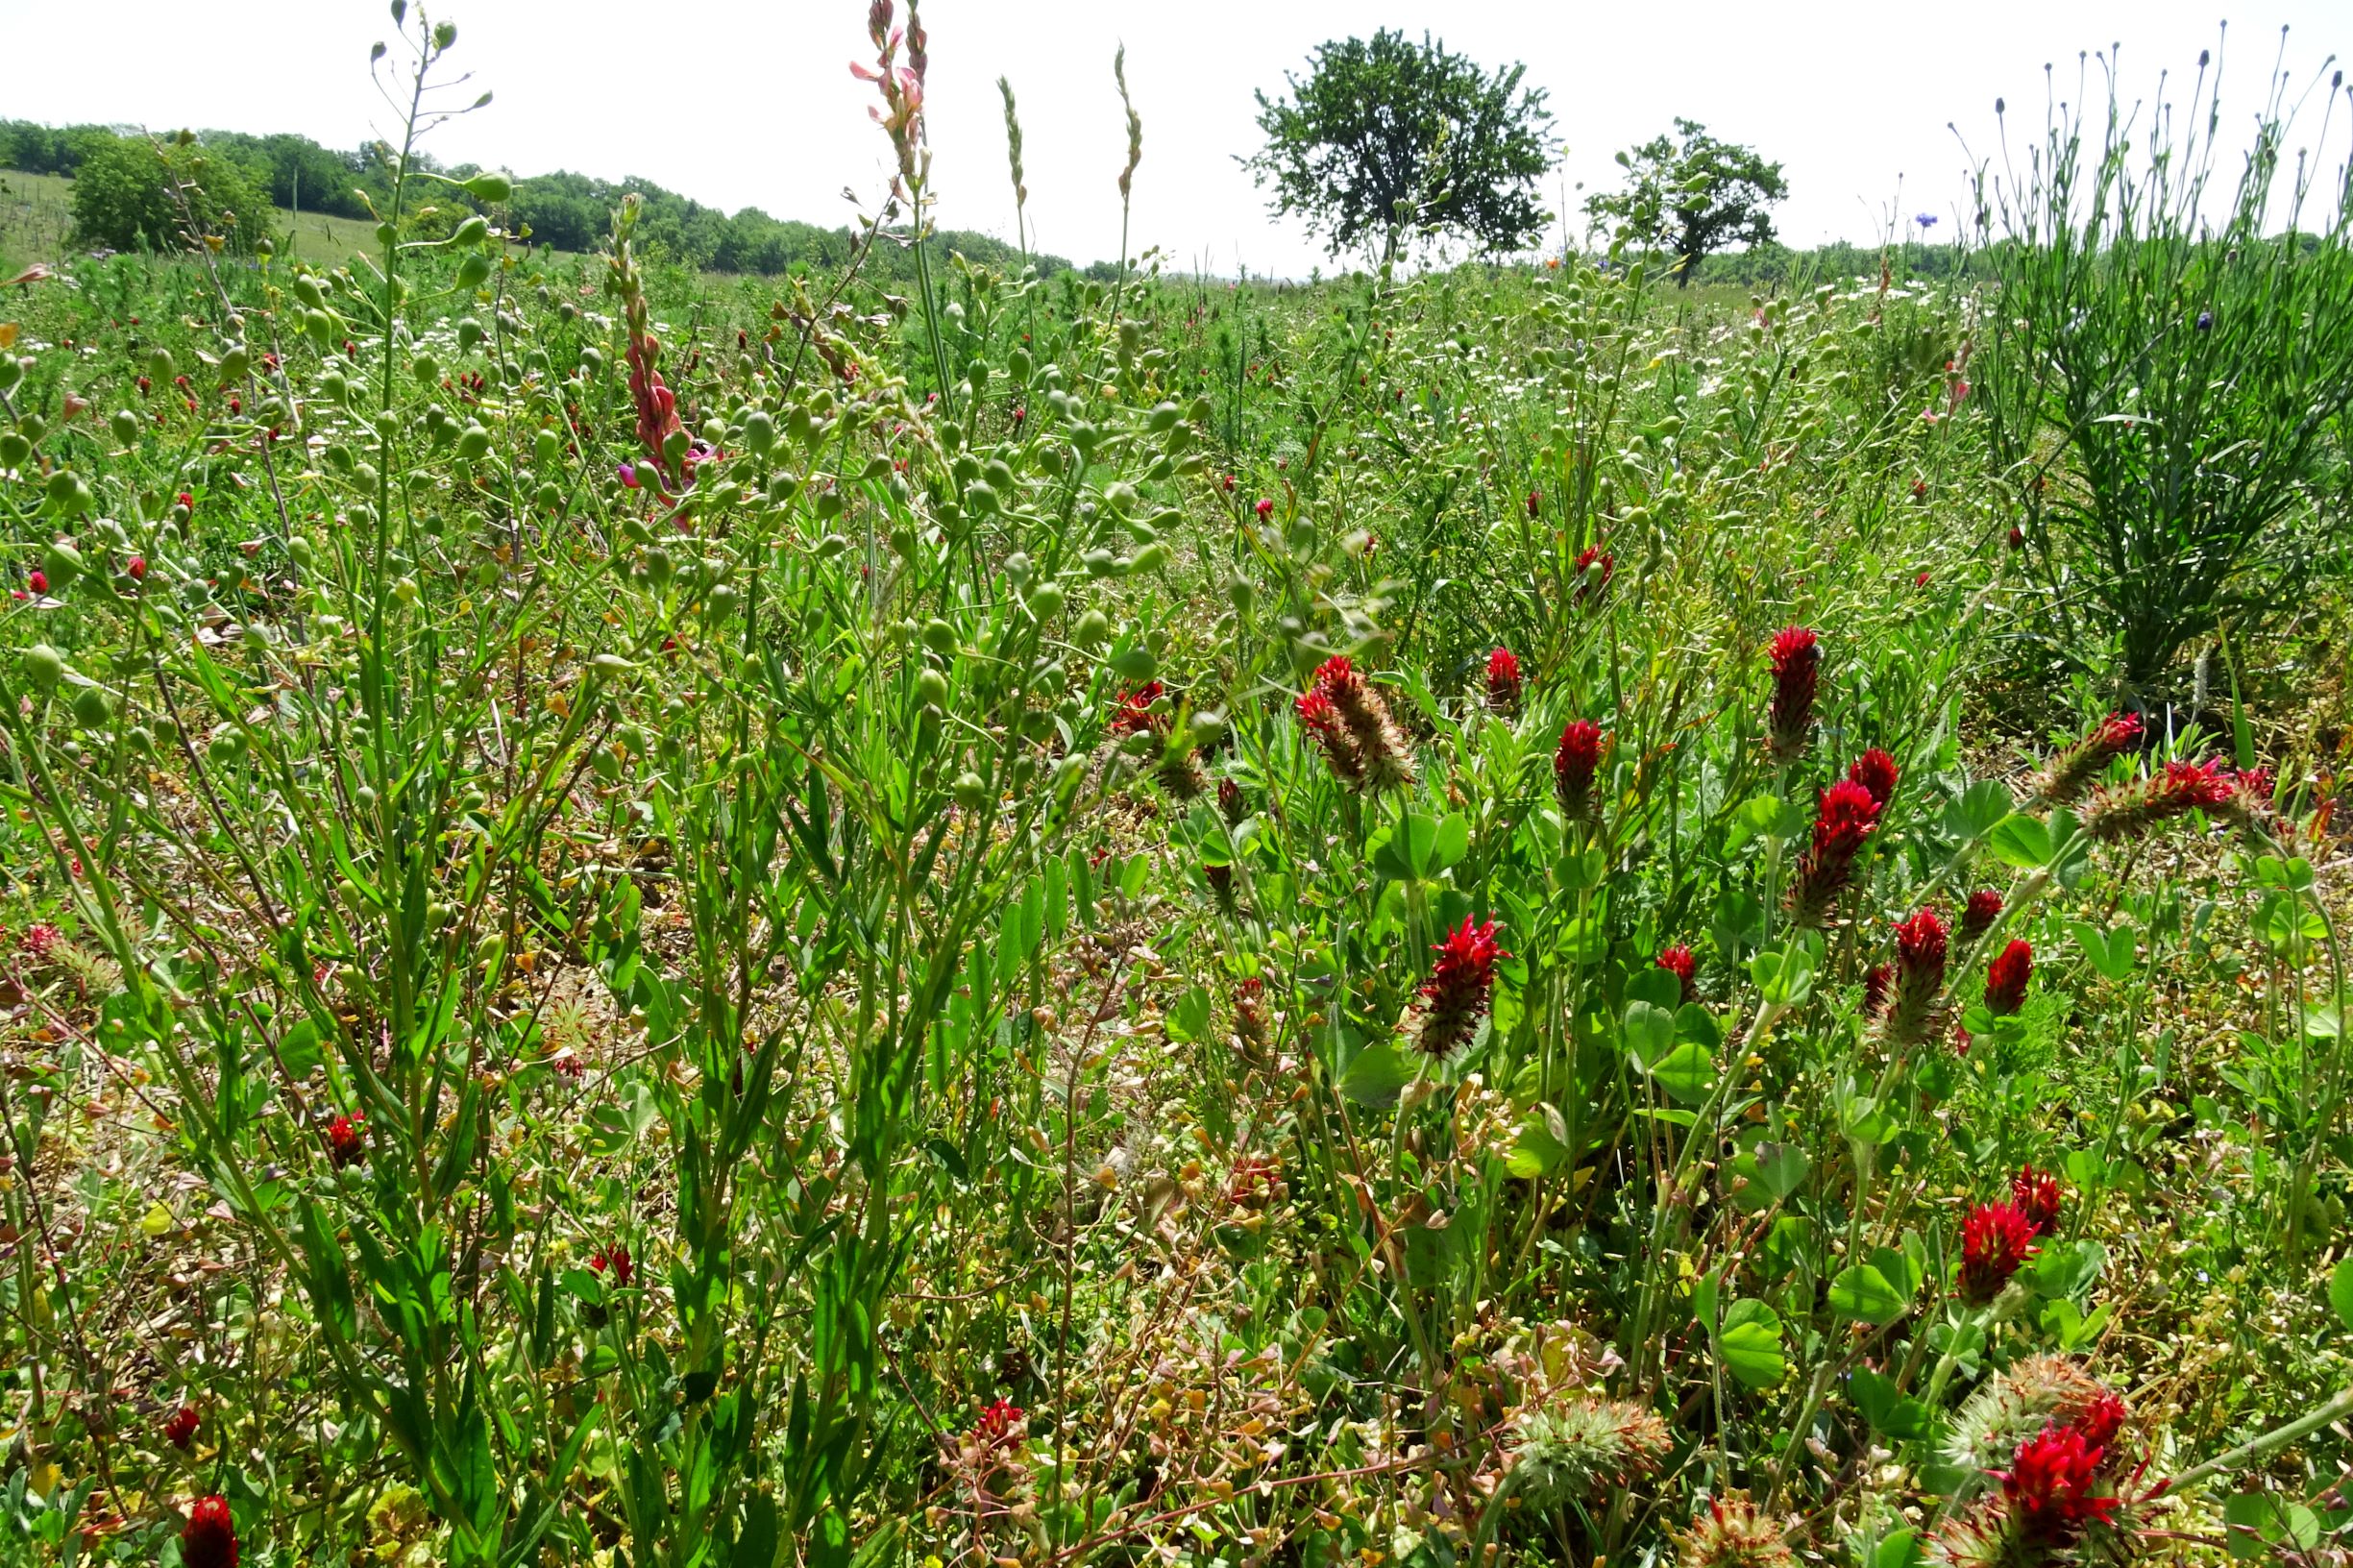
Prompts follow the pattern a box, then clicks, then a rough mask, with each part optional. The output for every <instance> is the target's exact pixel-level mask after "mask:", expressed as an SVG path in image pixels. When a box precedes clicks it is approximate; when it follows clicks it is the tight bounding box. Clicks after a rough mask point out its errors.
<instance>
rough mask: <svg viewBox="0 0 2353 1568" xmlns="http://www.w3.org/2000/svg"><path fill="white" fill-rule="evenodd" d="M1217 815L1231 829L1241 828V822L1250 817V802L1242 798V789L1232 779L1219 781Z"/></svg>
mask: <svg viewBox="0 0 2353 1568" xmlns="http://www.w3.org/2000/svg"><path fill="white" fill-rule="evenodd" d="M1217 813H1218V815H1219V816H1221V817H1223V818H1224V819H1225V820H1226V825H1227V826H1229V827H1236V826H1239V825H1240V823H1241V820H1242V819H1243V818H1244V817H1247V816H1249V815H1250V802H1249V801H1248V800H1245V799H1244V798H1242V787H1241V786H1240V785H1239V784H1237V783H1235V782H1234V781H1233V780H1232V779H1230V778H1221V779H1219V780H1218V781H1217Z"/></svg>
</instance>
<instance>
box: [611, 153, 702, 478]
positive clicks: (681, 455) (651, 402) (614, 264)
mask: <svg viewBox="0 0 2353 1568" xmlns="http://www.w3.org/2000/svg"><path fill="white" fill-rule="evenodd" d="M642 205H643V204H642V203H641V201H640V199H639V197H638V195H637V193H636V192H635V191H631V192H630V193H629V194H628V195H626V196H625V197H623V198H622V201H621V209H620V210H619V211H618V212H616V213H615V214H614V215H613V254H612V257H611V258H610V259H609V261H608V262H607V265H608V266H609V267H610V269H611V273H612V283H613V291H614V292H615V293H616V294H618V295H619V296H620V297H621V313H622V322H623V325H624V327H625V329H626V331H627V334H628V342H627V343H626V344H625V346H624V350H623V352H624V353H625V355H626V356H627V359H628V362H629V400H630V402H631V403H633V404H636V407H637V444H638V445H639V446H640V447H642V448H644V449H645V453H646V455H647V456H648V457H649V458H650V459H652V462H653V471H654V473H655V475H657V476H658V477H659V480H660V482H659V484H658V485H657V486H656V490H657V493H658V494H659V495H660V496H661V498H662V500H663V501H664V502H666V503H667V502H670V501H671V500H672V499H673V497H672V495H671V490H672V487H673V486H674V485H675V486H677V487H678V488H681V489H682V488H684V487H686V486H689V485H692V484H693V483H694V482H695V470H696V469H697V468H698V467H699V466H700V465H701V464H703V463H706V462H709V461H711V460H712V459H713V458H714V457H715V456H716V455H717V453H713V452H712V451H711V449H710V447H709V446H708V445H706V444H704V443H702V442H699V441H688V440H687V439H686V436H685V429H684V427H683V426H681V425H680V424H679V423H678V400H677V397H676V395H675V394H674V393H673V392H672V391H671V389H670V388H669V386H668V385H666V384H665V383H664V382H663V380H662V373H661V371H660V370H659V369H657V368H656V366H657V364H658V362H659V360H660V359H661V355H662V344H661V340H660V339H659V338H657V337H655V336H654V335H653V322H652V316H651V313H650V310H649V308H648V306H647V305H646V288H645V281H644V280H643V279H642V278H641V277H640V276H639V275H638V271H637V257H636V255H635V253H634V251H633V250H632V249H631V247H630V234H631V233H633V232H634V231H635V229H636V228H637V220H638V213H639V211H640V209H641V207H642ZM622 482H623V483H624V484H625V485H628V486H629V487H630V488H632V489H634V488H636V487H637V485H638V484H639V483H640V482H642V479H641V478H640V476H639V475H638V474H637V473H636V472H635V470H634V468H633V466H632V465H627V464H625V465H623V473H622Z"/></svg>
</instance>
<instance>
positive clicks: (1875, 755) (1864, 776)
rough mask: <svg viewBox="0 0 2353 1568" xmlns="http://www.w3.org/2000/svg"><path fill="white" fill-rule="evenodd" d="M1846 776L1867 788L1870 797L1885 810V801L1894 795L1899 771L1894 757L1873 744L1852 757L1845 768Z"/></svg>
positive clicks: (1899, 774)
mask: <svg viewBox="0 0 2353 1568" xmlns="http://www.w3.org/2000/svg"><path fill="white" fill-rule="evenodd" d="M1847 776H1848V777H1849V778H1851V779H1852V780H1853V781H1854V782H1855V783H1857V784H1860V785H1861V786H1863V788H1864V789H1866V790H1869V791H1870V792H1871V798H1872V799H1873V800H1875V801H1876V802H1877V803H1878V806H1879V809H1880V810H1881V811H1885V810H1886V809H1887V803H1888V802H1889V801H1890V800H1892V799H1894V798H1895V797H1896V780H1897V779H1898V778H1899V777H1900V776H1901V773H1900V770H1899V769H1898V768H1897V767H1896V759H1895V758H1894V757H1892V756H1889V755H1888V754H1887V753H1886V752H1885V751H1882V750H1880V749H1879V748H1878V747H1872V748H1871V749H1870V750H1868V751H1866V752H1864V753H1863V754H1862V755H1861V756H1859V757H1857V758H1855V759H1854V762H1853V763H1852V765H1851V766H1850V767H1849V768H1848V769H1847Z"/></svg>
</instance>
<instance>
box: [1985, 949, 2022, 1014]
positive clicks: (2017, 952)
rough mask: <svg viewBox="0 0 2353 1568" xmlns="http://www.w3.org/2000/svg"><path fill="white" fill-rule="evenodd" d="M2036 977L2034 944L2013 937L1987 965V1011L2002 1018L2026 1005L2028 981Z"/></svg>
mask: <svg viewBox="0 0 2353 1568" xmlns="http://www.w3.org/2000/svg"><path fill="white" fill-rule="evenodd" d="M2033 977H2034V947H2033V944H2032V943H2028V942H2026V941H2025V940H2024V939H2022V938H2020V939H2014V940H2013V941H2012V942H2011V943H2010V945H2009V946H2007V947H2004V948H2003V949H2002V950H2001V956H2000V957H1998V958H1997V959H1995V960H1994V962H1993V963H1992V964H1990V965H1988V966H1987V967H1986V971H1985V1010H1986V1011H1987V1012H1988V1013H1991V1014H1993V1015H1994V1017H1998V1018H1999V1017H2008V1016H2009V1015H2010V1014H2013V1013H2015V1012H2017V1011H2018V1010H2019V1009H2020V1008H2022V1007H2023V1006H2025V1005H2026V982H2027V981H2028V980H2030V979H2032V978H2033Z"/></svg>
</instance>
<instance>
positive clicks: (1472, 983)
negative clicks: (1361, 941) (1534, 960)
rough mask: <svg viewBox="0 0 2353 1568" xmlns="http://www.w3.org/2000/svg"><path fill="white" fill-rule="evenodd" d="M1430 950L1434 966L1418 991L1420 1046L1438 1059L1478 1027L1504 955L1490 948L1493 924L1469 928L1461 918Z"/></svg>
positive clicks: (1491, 921) (1496, 949)
mask: <svg viewBox="0 0 2353 1568" xmlns="http://www.w3.org/2000/svg"><path fill="white" fill-rule="evenodd" d="M1431 951H1433V952H1434V953H1436V954H1437V955H1438V961H1437V963H1436V964H1434V965H1433V966H1432V967H1431V970H1430V979H1429V982H1428V983H1427V984H1426V985H1424V986H1423V987H1422V1017H1421V1031H1420V1044H1421V1047H1422V1049H1423V1050H1425V1051H1428V1052H1429V1053H1430V1054H1431V1055H1433V1056H1443V1055H1445V1054H1446V1053H1447V1052H1448V1051H1451V1050H1453V1049H1454V1048H1455V1047H1457V1046H1458V1045H1462V1044H1465V1043H1467V1042H1468V1041H1469V1040H1470V1038H1471V1035H1472V1033H1473V1031H1475V1030H1476V1029H1477V1028H1478V1027H1479V1020H1480V1018H1481V1017H1483V1016H1484V1015H1485V1013H1486V1011H1487V1001H1488V998H1489V996H1490V994H1491V993H1492V992H1493V990H1494V987H1495V961H1496V960H1497V959H1498V958H1501V957H1503V956H1505V955H1504V952H1503V949H1502V948H1501V947H1499V946H1497V945H1496V942H1495V922H1494V921H1493V920H1485V921H1482V922H1480V923H1478V924H1476V925H1474V924H1473V923H1472V922H1471V918H1470V917H1469V916H1467V915H1465V916H1464V917H1463V918H1462V924H1461V925H1460V926H1458V927H1457V928H1456V929H1455V930H1453V931H1450V932H1448V933H1447V935H1446V940H1445V941H1444V942H1441V943H1436V944H1435V945H1434V946H1433V947H1432V948H1431Z"/></svg>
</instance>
